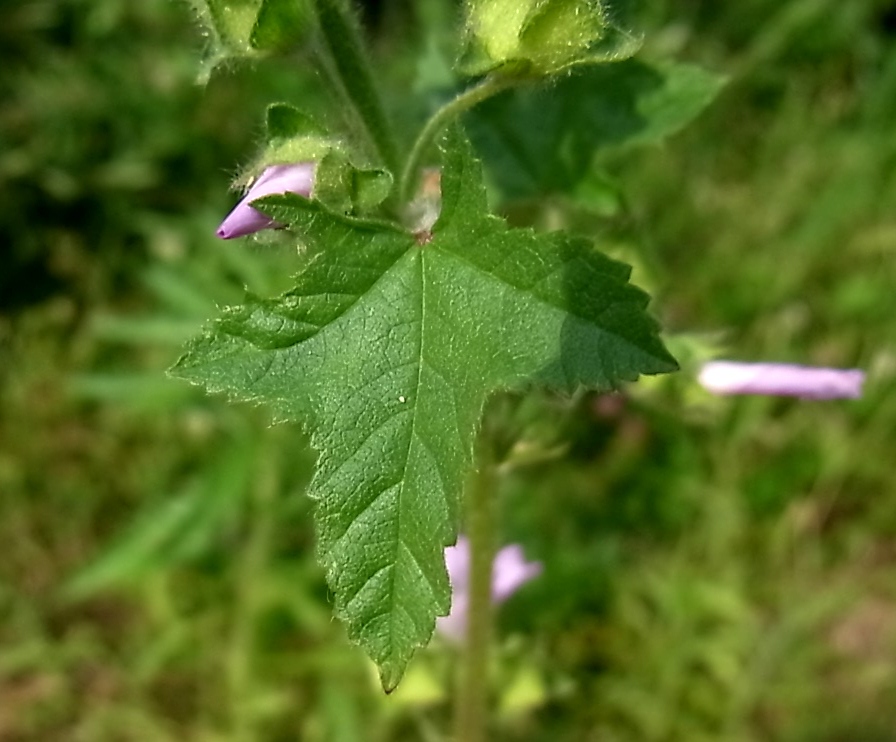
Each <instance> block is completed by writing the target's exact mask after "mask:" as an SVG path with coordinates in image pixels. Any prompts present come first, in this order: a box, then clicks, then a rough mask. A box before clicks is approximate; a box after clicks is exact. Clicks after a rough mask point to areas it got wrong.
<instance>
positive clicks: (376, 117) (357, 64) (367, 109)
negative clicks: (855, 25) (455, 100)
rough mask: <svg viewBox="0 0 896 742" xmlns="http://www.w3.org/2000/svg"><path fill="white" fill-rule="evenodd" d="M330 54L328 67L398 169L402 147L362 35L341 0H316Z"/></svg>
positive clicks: (385, 159)
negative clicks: (380, 93)
mask: <svg viewBox="0 0 896 742" xmlns="http://www.w3.org/2000/svg"><path fill="white" fill-rule="evenodd" d="M314 9H315V11H316V12H317V18H318V20H319V22H320V28H321V31H322V32H323V38H324V43H325V45H326V50H327V51H328V52H329V54H328V55H327V57H328V59H327V60H326V64H325V67H326V69H327V70H328V72H329V73H330V75H331V76H332V77H333V78H334V81H335V82H336V83H337V84H338V86H339V87H340V88H341V92H342V93H343V94H344V95H345V97H346V98H347V99H348V101H349V102H350V103H351V105H352V108H354V110H355V113H356V114H357V116H358V119H359V120H360V122H361V124H362V126H363V128H364V131H365V133H366V135H367V137H368V138H369V139H370V143H371V144H372V145H373V147H374V149H375V150H376V154H377V156H378V157H379V159H380V160H381V162H382V163H383V164H384V165H385V166H386V167H387V168H388V169H389V170H391V171H392V172H393V173H395V172H397V171H398V148H397V146H396V144H395V138H394V136H393V134H392V128H391V126H390V125H389V120H388V118H387V117H386V110H385V108H384V107H383V103H382V100H381V99H380V95H379V92H378V90H377V88H376V84H375V81H374V79H373V73H372V72H371V67H370V62H368V61H367V56H366V54H365V53H364V47H363V45H362V43H361V38H360V36H359V34H358V31H357V29H356V28H355V25H354V23H353V22H352V20H351V18H349V16H348V14H347V12H346V11H345V10H344V9H343V7H342V4H341V3H340V1H339V0H314Z"/></svg>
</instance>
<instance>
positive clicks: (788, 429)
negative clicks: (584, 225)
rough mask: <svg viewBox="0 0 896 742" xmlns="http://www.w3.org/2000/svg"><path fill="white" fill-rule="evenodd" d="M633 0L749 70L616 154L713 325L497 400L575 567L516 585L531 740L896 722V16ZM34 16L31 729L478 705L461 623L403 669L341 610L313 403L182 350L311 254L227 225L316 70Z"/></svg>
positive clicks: (71, 18)
mask: <svg viewBox="0 0 896 742" xmlns="http://www.w3.org/2000/svg"><path fill="white" fill-rule="evenodd" d="M632 5H633V8H632V9H631V10H630V16H629V17H630V18H631V19H632V23H637V25H638V27H641V28H643V29H644V30H645V33H646V35H647V39H648V42H647V49H646V50H645V53H647V54H654V55H657V56H660V55H670V54H671V55H674V56H677V57H680V58H686V59H690V60H693V61H697V62H700V63H702V64H704V65H705V66H707V67H709V68H711V69H714V70H717V71H721V72H725V73H726V74H728V75H729V76H730V79H731V81H730V83H729V85H728V87H727V89H726V90H725V91H724V92H723V94H722V97H721V98H720V100H718V101H717V102H716V104H714V105H713V107H712V108H711V109H710V110H709V111H708V112H707V113H706V114H705V115H704V116H703V117H701V119H700V120H699V121H698V122H697V123H696V124H695V125H693V126H691V127H690V128H689V129H687V130H686V131H685V132H683V133H682V134H680V135H678V136H677V137H676V138H675V139H674V140H673V141H672V142H670V143H668V144H667V145H665V146H664V147H663V148H662V149H650V150H646V151H643V152H638V153H631V152H626V153H624V154H622V155H619V156H615V157H613V156H611V157H608V158H607V160H606V162H605V163H603V164H604V168H605V172H604V173H603V175H602V177H605V178H606V179H608V180H609V181H611V182H612V184H613V187H614V188H616V189H618V190H619V192H621V193H623V194H625V202H626V204H627V207H628V209H629V210H630V212H631V213H628V212H626V214H625V215H624V216H623V217H620V218H621V219H622V220H623V221H627V223H626V224H625V225H622V226H623V227H625V230H628V232H627V233H631V232H635V233H637V235H638V236H639V237H638V238H639V240H640V241H641V242H642V243H643V245H642V248H643V249H645V250H646V254H648V255H649V256H650V260H649V261H647V262H648V263H649V266H648V267H649V268H650V270H649V271H647V270H646V269H645V276H646V277H647V278H648V279H649V280H650V281H651V282H652V283H653V284H654V288H655V289H656V291H657V293H658V297H659V298H658V300H657V302H656V304H655V307H656V310H657V311H658V312H661V313H662V314H663V315H664V319H665V321H666V323H667V326H668V327H669V328H670V331H672V332H681V333H693V332H695V331H697V332H704V333H709V335H707V336H706V337H704V338H702V339H700V340H699V341H697V340H695V337H694V336H693V335H682V337H681V338H678V340H676V342H677V343H679V344H680V345H681V347H682V349H683V351H684V353H683V358H684V359H686V361H687V362H686V363H685V370H684V372H683V373H682V374H681V375H679V376H678V378H673V379H670V380H668V381H663V382H661V383H655V384H645V385H643V386H642V387H641V388H637V389H633V390H632V393H631V394H630V395H629V396H627V397H600V398H595V397H593V396H592V395H582V396H581V398H577V399H575V400H571V401H558V400H549V399H541V398H537V397H533V398H532V399H529V400H525V401H520V400H512V399H508V400H502V401H499V403H498V404H497V408H498V409H499V410H500V414H503V415H505V416H506V418H507V419H508V421H512V422H508V425H509V426H510V427H513V428H514V429H517V428H522V429H524V430H525V431H526V440H527V441H529V442H530V443H531V450H532V451H536V452H538V451H541V452H543V453H544V452H546V454H545V455H544V456H541V457H539V456H534V457H533V460H532V463H529V464H527V465H525V466H520V467H519V468H517V469H515V470H513V471H512V472H510V473H509V474H508V476H507V477H506V480H505V483H504V487H503V490H502V492H501V497H502V505H503V509H504V512H505V537H506V539H507V540H517V541H520V542H522V543H523V544H524V545H525V547H526V550H527V553H528V555H529V556H530V557H535V558H539V559H542V560H543V561H544V563H545V574H544V577H543V578H542V579H541V580H539V581H537V582H535V583H532V584H531V585H530V586H528V587H527V588H526V590H524V591H522V592H521V593H519V594H518V595H517V596H515V597H514V598H513V599H512V600H511V601H510V602H509V603H508V604H507V605H506V606H505V607H504V608H503V609H502V613H501V636H502V637H503V640H502V646H501V650H500V652H499V656H498V658H497V660H496V663H495V668H494V673H495V676H494V688H495V696H496V698H495V701H496V708H497V709H500V713H499V714H498V716H499V719H498V721H497V722H496V728H495V738H497V739H508V740H515V739H519V740H540V739H544V740H548V739H550V740H556V739H562V740H567V739H568V740H579V739H594V740H601V742H603V741H604V740H607V741H612V742H615V741H617V740H619V741H631V742H642V741H643V742H654V741H655V742H677V741H679V740H681V741H682V742H695V741H699V740H726V741H727V740H733V741H737V740H744V741H753V740H756V741H758V740H780V741H781V742H841V741H843V742H846V741H847V740H849V741H850V742H852V741H853V740H862V742H874V741H875V740H892V739H896V713H894V711H893V709H894V708H896V669H894V668H896V661H894V660H896V587H894V582H893V580H892V573H893V569H894V560H896V549H894V546H893V545H894V543H896V542H894V536H896V508H894V502H896V500H894V492H893V488H894V475H893V470H892V465H891V458H890V456H891V455H892V453H891V452H892V448H893V442H894V441H893V436H894V433H893V431H894V430H896V401H894V400H896V395H893V394H892V393H891V392H892V391H893V388H894V375H896V346H894V342H893V337H894V336H893V331H892V318H893V316H894V310H896V297H894V292H893V290H892V283H893V278H894V270H893V268H892V266H893V257H894V246H896V208H894V207H896V176H894V173H896V168H894V155H896V138H894V137H893V135H892V121H893V116H894V105H896V103H894V101H896V89H894V88H896V45H894V43H893V41H894V34H896V14H894V11H893V9H892V7H891V6H890V5H889V4H888V3H884V2H877V1H875V0H856V2H853V3H848V4H843V3H835V2H832V1H828V0H790V1H788V2H771V0H747V1H745V2H741V3H737V4H730V3H729V4H717V3H709V2H697V1H696V0H694V1H693V2H688V3H671V2H662V1H660V0H657V1H656V2H650V3H647V2H645V3H643V4H641V6H639V7H634V4H632ZM397 6H398V4H396V5H395V7H397ZM395 7H392V9H391V10H390V9H387V11H386V12H385V14H384V15H383V16H382V18H381V21H380V23H379V24H378V25H377V26H376V28H377V30H378V31H377V32H378V34H379V37H378V43H377V48H378V49H380V50H381V52H382V53H383V56H384V59H387V58H389V54H390V53H391V52H390V50H391V46H390V44H391V43H392V42H393V41H394V36H393V33H390V31H392V32H394V35H397V34H398V33H399V31H401V32H402V33H404V32H405V31H406V29H407V26H405V25H402V26H401V27H400V28H399V29H398V30H395V29H394V28H393V27H392V26H390V22H389V21H388V19H389V18H390V17H391V18H394V17H395V14H397V13H399V12H400V11H399V10H396V9H395ZM421 8H422V9H424V10H427V12H428V13H429V14H431V15H433V16H438V14H439V12H443V11H439V10H438V7H437V4H432V5H431V6H421ZM390 14H392V15H390ZM636 18H637V19H638V20H634V19H636ZM0 37H2V44H0V58H2V62H3V65H2V69H3V72H2V73H0V91H2V93H3V95H4V104H3V106H2V108H0V141H2V144H3V146H2V148H0V183H2V187H3V192H4V196H5V198H4V199H3V200H2V203H0V220H2V225H3V232H4V234H6V235H8V242H7V244H8V247H7V250H6V251H5V257H6V265H5V267H4V271H3V273H2V278H0V310H2V311H3V314H2V315H0V395H2V396H0V399H2V415H0V543H3V544H4V545H5V549H4V553H3V555H2V557H0V740H3V741H4V742H5V741H6V740H15V741H16V742H18V741H19V740H22V741H27V742H31V741H32V740H35V741H36V740H90V741H91V742H93V740H141V741H142V740H175V739H191V740H192V739H195V740H233V741H240V742H241V741H242V740H253V739H255V740H286V739H303V740H306V739H307V740H337V741H339V742H341V741H342V740H346V741H347V742H350V741H351V740H377V739H382V740H387V739H388V740H400V739H409V740H410V739H414V740H417V739H423V740H430V739H431V740H437V739H443V738H444V737H442V736H440V731H439V730H441V729H444V728H445V725H444V722H445V719H446V717H447V713H448V699H449V696H450V675H451V666H452V650H451V648H450V647H447V646H444V645H443V644H441V643H439V642H436V645H435V646H434V647H433V648H432V649H431V650H428V651H427V652H426V653H423V654H422V656H421V657H420V658H419V659H418V660H417V662H416V664H415V665H414V668H413V669H412V672H411V674H410V675H409V676H408V678H407V680H406V682H405V683H404V684H403V686H402V687H401V689H400V690H399V691H398V692H397V693H396V694H395V696H394V697H391V698H388V699H386V698H382V697H381V696H380V695H379V693H378V691H377V686H376V681H375V677H374V675H373V673H372V672H371V670H370V668H369V666H368V664H367V661H366V660H365V659H364V658H363V657H361V656H360V654H359V652H357V651H356V650H354V649H353V648H351V647H349V646H347V644H346V643H345V642H344V639H343V635H342V631H341V628H340V627H339V626H338V624H335V623H334V622H333V621H332V620H331V618H330V607H329V603H328V596H327V592H326V588H325V586H324V584H323V581H322V578H321V575H320V573H319V571H318V569H317V568H316V566H315V563H314V560H313V532H312V528H311V525H310V517H309V516H310V507H309V504H308V503H307V502H306V501H305V500H304V499H303V498H302V496H301V494H300V493H301V490H302V488H303V485H304V483H305V482H306V481H307V478H308V476H309V475H310V470H311V466H312V464H313V455H312V454H311V453H310V452H308V451H307V449H306V447H305V443H304V440H303V438H302V436H301V433H300V432H298V431H296V430H294V429H292V428H288V427H275V428H268V427H267V422H268V418H267V416H266V415H265V414H264V412H263V411H260V410H253V409H248V408H245V407H230V406H228V405H226V404H224V403H223V402H222V401H220V400H214V399H206V398H204V397H202V396H201V395H198V394H197V393H195V392H193V390H190V389H187V388H184V387H182V386H180V385H178V384H176V383H174V382H169V381H166V380H165V379H164V377H163V369H164V368H165V367H167V366H168V365H170V363H171V362H172V361H173V360H174V358H175V357H176V355H177V353H178V347H179V345H180V343H181V342H182V340H183V338H184V337H185V336H187V335H189V334H190V333H191V332H193V331H195V329H196V328H197V327H198V326H199V324H201V322H202V321H203V320H204V319H205V318H206V317H208V316H210V315H212V314H214V312H215V306H216V305H218V304H224V303H227V302H229V301H234V300H238V298H239V296H240V294H241V291H242V289H243V286H244V285H246V286H249V287H251V288H255V289H256V290H259V291H268V292H272V291H275V290H277V289H278V288H279V287H281V286H282V284H283V281H284V280H285V277H286V276H288V274H289V272H290V270H292V269H293V267H294V265H295V263H294V257H293V256H292V255H291V254H290V253H289V251H288V250H285V249H284V248H282V247H280V246H278V244H277V240H276V237H275V238H273V239H272V240H268V242H269V243H270V244H266V245H264V246H255V245H249V246H247V245H246V244H242V243H241V244H216V243H215V242H214V238H213V237H212V230H213V228H214V226H215V224H216V218H217V216H218V215H220V213H222V212H223V211H224V210H226V208H227V207H228V205H229V204H230V202H231V199H230V198H229V197H228V196H227V194H226V192H225V186H226V184H227V179H228V174H229V173H232V172H234V171H235V169H236V166H237V165H238V163H240V162H245V161H247V160H248V159H249V157H250V156H251V154H252V153H251V147H252V144H253V141H254V140H255V138H256V136H257V132H258V124H259V122H260V120H261V115H260V114H261V111H262V110H263V108H264V105H265V104H266V103H267V102H268V101H269V100H270V99H271V98H272V97H278V96H279V97H286V96H289V97H291V98H293V99H295V98H296V96H302V95H304V96H306V98H307V100H308V101H309V102H310V104H311V105H312V106H313V105H314V97H313V93H312V92H309V91H308V83H306V82H302V81H301V80H300V79H299V80H297V76H296V75H293V74H291V72H290V70H289V68H288V67H286V68H283V67H276V66H273V65H272V66H270V67H266V66H261V67H255V68H251V69H247V70H243V71H239V72H226V73H223V74H217V75H216V76H214V77H213V79H212V81H211V83H210V85H209V87H208V88H206V89H204V90H200V89H198V88H196V87H194V86H193V84H192V79H193V75H194V71H195V61H196V59H197V57H198V54H199V46H200V42H199V41H198V37H197V35H196V34H195V33H194V32H193V31H192V30H191V27H190V25H189V17H188V13H187V12H186V10H185V9H184V7H181V6H178V5H177V4H171V3H168V2H165V1H163V0H151V1H150V2H145V3H140V4H137V5H133V4H120V3H116V2H113V1H112V0H104V1H103V2H97V3H93V4H90V5H89V6H84V5H82V4H79V3H76V2H63V1H59V2H50V1H49V0H46V1H44V0H32V1H31V2H25V3H21V4H19V5H18V6H16V7H15V8H13V9H12V10H11V11H10V14H9V15H8V16H7V23H5V25H4V30H3V31H2V32H0ZM437 41H438V40H434V41H433V42H432V43H437ZM439 43H440V42H439ZM406 53H407V52H404V53H403V54H406ZM400 59H401V66H399V65H398V64H396V65H395V66H394V68H393V69H392V70H390V72H389V75H390V79H391V80H395V81H397V82H396V87H395V90H394V91H393V97H394V103H395V104H396V105H398V104H400V101H401V96H402V93H401V92H400V91H401V90H403V89H404V88H401V85H403V84H406V83H407V81H408V80H410V79H412V78H413V77H414V76H413V75H411V74H410V72H409V67H408V63H407V58H406V57H405V56H401V57H400ZM424 73H425V70H424V71H421V72H418V74H417V78H416V79H417V80H418V82H419V81H420V80H425V79H426V74H424ZM430 76H431V77H432V75H430ZM420 84H422V83H420ZM632 225H634V226H632ZM617 226H618V225H617ZM625 230H622V231H625ZM701 343H702V344H703V345H701ZM712 347H718V348H720V349H723V350H725V351H726V352H727V353H729V354H731V355H735V356H737V357H739V358H743V359H748V360H767V359H773V360H786V361H795V362H805V363H817V364H826V365H842V366H858V367H862V368H865V369H867V370H868V372H869V379H868V384H867V389H866V395H865V397H864V399H862V400H860V401H857V402H832V403H808V402H798V401H792V400H777V399H760V398H755V399H736V400H718V399H712V398H710V397H709V396H708V395H705V394H703V393H701V392H700V390H699V389H697V388H696V386H695V384H694V382H693V375H692V374H693V371H694V369H695V367H696V364H697V363H698V361H699V359H700V358H701V357H702V356H703V355H705V353H706V352H707V348H712ZM688 374H691V375H688Z"/></svg>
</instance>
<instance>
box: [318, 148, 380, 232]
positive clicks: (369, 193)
mask: <svg viewBox="0 0 896 742" xmlns="http://www.w3.org/2000/svg"><path fill="white" fill-rule="evenodd" d="M391 191H392V173H390V172H389V171H388V170H385V169H383V168H362V167H356V166H355V165H353V164H352V163H351V161H350V160H349V158H348V157H346V156H345V155H344V154H343V153H341V152H338V151H335V150H332V151H330V152H328V153H327V154H326V155H324V157H323V158H322V159H321V160H320V162H319V163H318V165H317V171H316V173H315V178H314V198H315V200H317V201H320V202H321V203H322V204H324V206H326V207H327V208H328V209H329V210H330V211H334V212H336V213H341V214H350V215H353V216H358V215H362V214H367V213H370V212H371V211H372V210H373V209H375V208H376V207H377V206H379V205H380V204H381V203H382V202H383V201H385V200H386V198H388V196H389V193H390V192H391Z"/></svg>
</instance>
